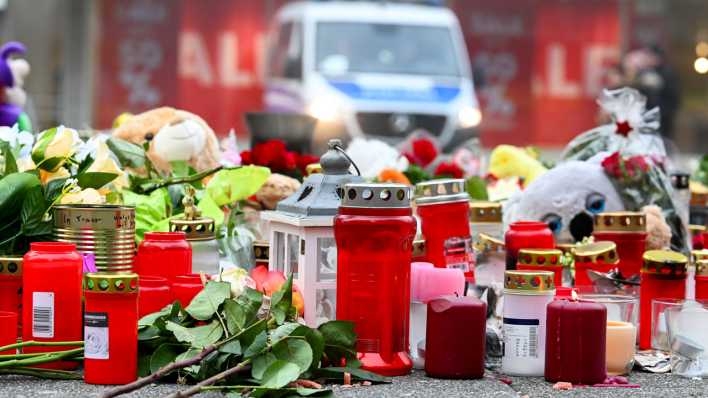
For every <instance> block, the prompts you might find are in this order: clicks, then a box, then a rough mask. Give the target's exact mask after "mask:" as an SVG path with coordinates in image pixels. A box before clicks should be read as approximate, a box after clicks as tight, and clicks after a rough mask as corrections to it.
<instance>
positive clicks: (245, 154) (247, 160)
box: [241, 150, 252, 165]
mask: <svg viewBox="0 0 708 398" xmlns="http://www.w3.org/2000/svg"><path fill="white" fill-rule="evenodd" d="M251 163H252V159H251V151H248V150H246V151H241V164H243V165H248V164H251Z"/></svg>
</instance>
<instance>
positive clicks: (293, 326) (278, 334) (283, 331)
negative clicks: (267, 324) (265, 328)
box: [270, 322, 302, 342]
mask: <svg viewBox="0 0 708 398" xmlns="http://www.w3.org/2000/svg"><path fill="white" fill-rule="evenodd" d="M300 327H302V325H301V324H299V323H297V322H288V323H285V324H283V325H280V326H278V328H277V329H275V330H273V331H272V332H270V340H271V341H273V342H277V341H278V340H281V339H283V338H285V337H287V336H290V335H291V334H292V333H293V332H294V331H295V330H297V329H298V328H300Z"/></svg>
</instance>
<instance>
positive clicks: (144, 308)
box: [138, 275, 172, 318]
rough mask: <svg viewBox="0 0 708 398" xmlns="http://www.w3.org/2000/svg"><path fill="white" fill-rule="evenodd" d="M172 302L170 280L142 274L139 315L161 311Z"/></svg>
mask: <svg viewBox="0 0 708 398" xmlns="http://www.w3.org/2000/svg"><path fill="white" fill-rule="evenodd" d="M170 303H172V293H171V292H170V282H169V281H168V280H167V279H165V278H162V277H159V276H142V275H141V276H140V288H139V293H138V317H139V318H142V317H144V316H145V315H147V314H152V313H153V312H157V311H160V310H161V309H163V308H165V306H166V305H168V304H170Z"/></svg>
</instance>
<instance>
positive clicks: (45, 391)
mask: <svg viewBox="0 0 708 398" xmlns="http://www.w3.org/2000/svg"><path fill="white" fill-rule="evenodd" d="M629 381H630V383H634V384H638V385H639V386H640V387H639V388H623V387H602V388H591V387H577V388H574V389H572V390H570V391H555V390H553V387H552V384H551V383H547V382H545V381H544V380H543V379H542V378H537V377H510V378H499V377H496V376H494V375H493V374H488V375H487V376H486V377H485V378H484V379H481V380H440V379H430V378H427V377H425V376H424V374H423V373H422V372H414V373H413V374H411V375H410V376H405V377H396V378H393V379H392V383H391V384H382V385H373V386H352V387H344V386H334V387H333V389H334V392H335V396H336V397H338V398H340V397H341V398H364V397H366V398H394V397H396V398H397V397H411V398H427V397H432V398H463V397H464V398H470V397H474V398H482V397H499V398H505V397H510V398H511V397H519V398H523V397H530V398H535V397H588V398H590V397H592V398H605V397H630V396H631V397H657V398H658V397H661V398H668V397H708V381H705V380H691V379H685V378H681V377H678V376H672V375H671V374H649V373H639V372H635V373H632V375H631V376H630V377H629ZM509 382H510V384H507V383H509ZM104 388H105V387H102V386H92V385H88V384H84V383H82V382H80V381H52V380H38V379H34V378H30V377H20V376H0V397H13V398H45V397H46V398H54V397H71V398H80V397H97V396H98V395H99V394H100V392H101V391H102V390H103V389H104ZM176 388H178V386H176V385H174V384H153V385H150V386H148V387H145V388H143V389H142V390H139V391H138V392H135V393H132V394H128V395H125V397H131V398H134V397H150V398H152V397H161V396H164V395H167V394H168V393H171V392H173V391H174V390H175V389H176ZM220 396H221V395H220V394H218V393H208V394H202V395H199V397H205V398H210V397H220Z"/></svg>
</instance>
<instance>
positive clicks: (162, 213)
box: [122, 189, 170, 240]
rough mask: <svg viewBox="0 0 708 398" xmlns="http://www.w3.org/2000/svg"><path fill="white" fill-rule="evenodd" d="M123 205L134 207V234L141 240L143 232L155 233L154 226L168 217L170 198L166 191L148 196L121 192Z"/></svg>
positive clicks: (154, 192)
mask: <svg viewBox="0 0 708 398" xmlns="http://www.w3.org/2000/svg"><path fill="white" fill-rule="evenodd" d="M122 195H123V203H124V204H125V205H128V206H135V233H136V235H137V236H138V239H139V240H141V239H142V238H143V235H144V234H145V232H149V231H156V230H157V229H155V225H157V224H158V223H160V222H161V221H163V220H166V219H167V218H168V217H169V216H170V197H169V194H168V192H167V189H158V190H155V191H153V192H151V193H150V195H140V194H137V193H135V192H132V191H128V190H123V191H122Z"/></svg>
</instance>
